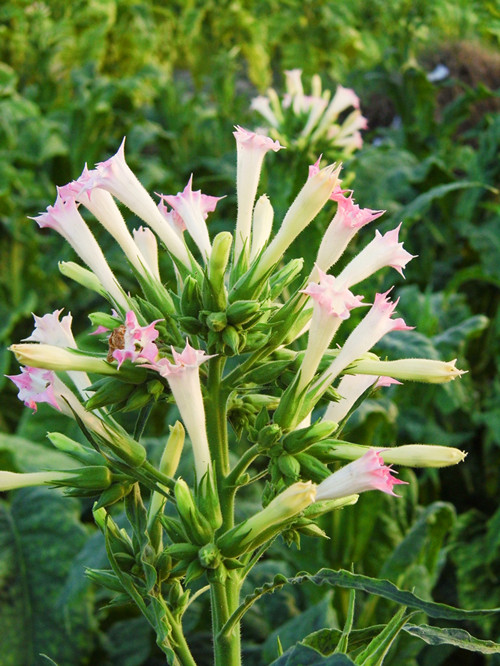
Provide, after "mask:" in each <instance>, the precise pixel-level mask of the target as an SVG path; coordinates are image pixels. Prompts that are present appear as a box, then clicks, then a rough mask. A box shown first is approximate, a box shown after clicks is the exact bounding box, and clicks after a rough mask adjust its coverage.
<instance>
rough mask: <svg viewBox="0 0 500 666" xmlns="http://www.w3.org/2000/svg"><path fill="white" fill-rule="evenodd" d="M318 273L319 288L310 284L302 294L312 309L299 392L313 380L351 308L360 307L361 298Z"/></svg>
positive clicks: (331, 278)
mask: <svg viewBox="0 0 500 666" xmlns="http://www.w3.org/2000/svg"><path fill="white" fill-rule="evenodd" d="M318 271H319V274H320V281H319V284H316V283H315V282H311V283H309V284H308V286H307V287H306V288H305V289H304V290H302V293H303V294H307V295H308V296H310V297H311V298H312V299H313V302H314V305H313V314H312V320H311V326H310V329H309V336H308V339H307V349H306V353H305V354H304V359H303V361H302V364H301V367H300V380H299V386H298V390H299V391H300V390H302V389H303V388H304V387H305V386H306V385H307V384H308V383H309V382H310V381H311V379H312V378H313V377H314V374H315V373H316V371H317V369H318V366H319V364H320V362H321V359H322V358H323V354H324V353H325V352H326V350H327V349H328V347H329V346H330V343H331V341H332V340H333V337H334V336H335V333H336V332H337V330H338V329H339V326H340V324H341V323H342V321H343V320H345V319H348V318H349V316H350V311H351V310H352V309H353V308H357V307H359V306H361V305H363V303H361V300H362V298H363V297H362V296H354V294H352V293H351V292H350V291H349V289H347V288H346V287H345V285H344V284H343V283H341V282H339V281H338V280H336V279H335V278H334V277H333V275H327V274H326V273H324V272H323V271H322V270H321V269H318Z"/></svg>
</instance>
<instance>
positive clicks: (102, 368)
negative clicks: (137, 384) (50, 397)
mask: <svg viewBox="0 0 500 666" xmlns="http://www.w3.org/2000/svg"><path fill="white" fill-rule="evenodd" d="M9 349H10V351H12V352H14V354H15V356H16V359H17V360H18V361H19V363H20V364H21V365H27V366H31V367H33V368H47V369H48V370H54V371H56V372H57V371H59V370H82V371H83V372H96V373H99V374H101V375H116V374H117V373H118V370H117V369H116V368H115V367H113V366H112V365H111V364H110V363H108V362H107V361H105V360H104V359H101V358H97V357H96V356H89V355H87V354H82V353H81V352H77V351H73V350H71V349H67V348H64V347H56V346H54V345H45V344H36V343H30V342H26V343H21V344H17V345H11V346H10V347H9Z"/></svg>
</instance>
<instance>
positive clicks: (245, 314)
mask: <svg viewBox="0 0 500 666" xmlns="http://www.w3.org/2000/svg"><path fill="white" fill-rule="evenodd" d="M260 313H261V304H260V303H259V302H258V301H236V302H235V303H231V304H230V305H229V306H228V308H227V310H226V315H227V320H228V322H229V323H230V324H232V325H233V326H241V325H242V324H245V323H246V322H248V321H250V320H252V319H254V317H255V315H256V314H260Z"/></svg>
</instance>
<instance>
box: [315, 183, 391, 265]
mask: <svg viewBox="0 0 500 666" xmlns="http://www.w3.org/2000/svg"><path fill="white" fill-rule="evenodd" d="M343 194H344V193H343V192H342V191H338V192H334V193H333V194H332V196H331V198H332V199H333V200H334V201H336V202H337V204H338V207H337V212H336V213H335V217H334V218H333V220H332V221H331V222H330V224H329V226H328V228H327V230H326V232H325V235H324V236H323V239H322V241H321V245H320V247H319V250H318V256H317V258H316V263H317V265H318V266H319V267H320V268H322V269H323V270H325V271H327V270H328V269H329V268H331V267H332V266H333V265H334V264H335V263H336V262H337V261H338V259H339V258H340V257H341V256H342V254H343V252H344V250H345V249H346V247H347V245H348V244H349V243H350V241H351V240H352V238H353V237H354V236H355V235H356V233H357V232H358V231H359V229H361V228H362V227H364V226H365V225H366V224H369V223H370V222H372V221H373V220H376V219H377V218H378V217H380V216H381V215H383V214H384V213H385V211H383V210H372V209H371V208H360V207H359V205H358V204H356V203H354V200H353V198H352V192H351V194H350V195H349V196H348V197H345V196H343ZM313 275H315V274H314V273H313Z"/></svg>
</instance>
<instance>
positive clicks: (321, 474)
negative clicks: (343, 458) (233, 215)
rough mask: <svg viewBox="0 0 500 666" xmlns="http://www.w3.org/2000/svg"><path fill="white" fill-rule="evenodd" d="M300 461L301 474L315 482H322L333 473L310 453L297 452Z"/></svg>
mask: <svg viewBox="0 0 500 666" xmlns="http://www.w3.org/2000/svg"><path fill="white" fill-rule="evenodd" d="M295 457H296V459H297V460H298V462H299V463H300V471H301V476H302V477H305V478H306V479H311V481H314V483H321V481H324V479H326V478H327V477H329V476H330V475H331V472H330V470H329V469H328V467H327V466H326V465H325V464H324V463H322V462H320V461H319V460H317V459H316V458H314V457H313V456H311V455H309V454H308V453H297V455H296V456H295Z"/></svg>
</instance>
